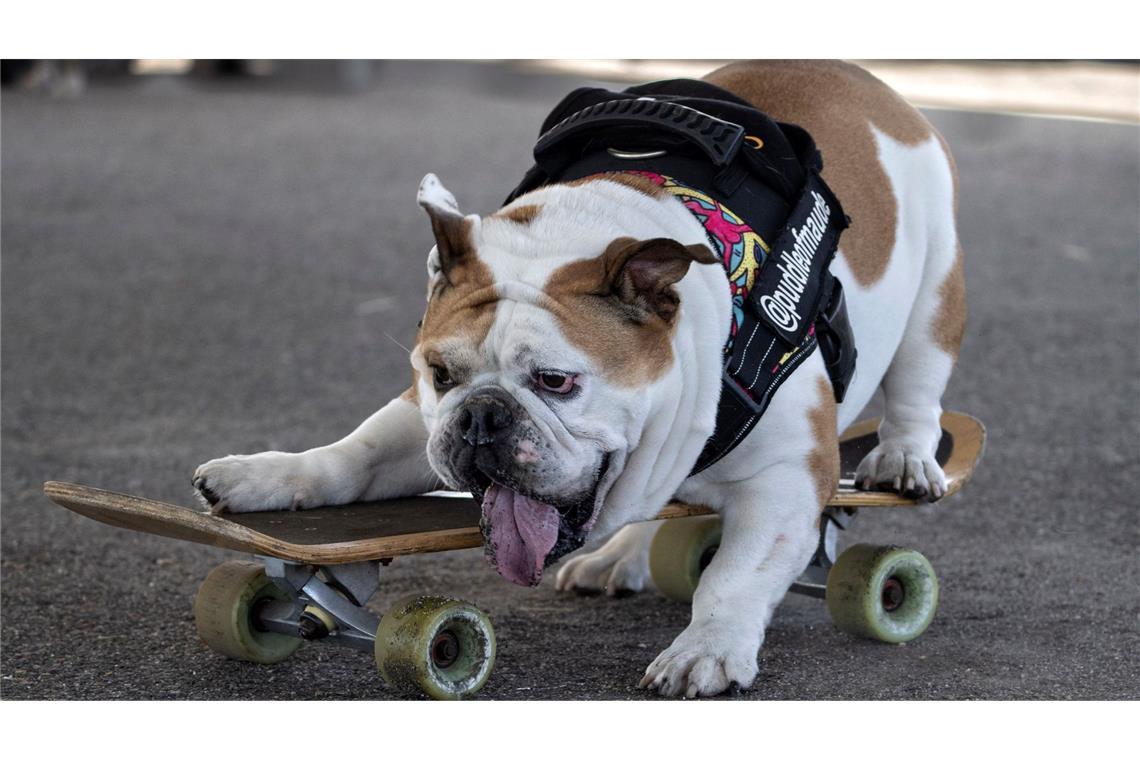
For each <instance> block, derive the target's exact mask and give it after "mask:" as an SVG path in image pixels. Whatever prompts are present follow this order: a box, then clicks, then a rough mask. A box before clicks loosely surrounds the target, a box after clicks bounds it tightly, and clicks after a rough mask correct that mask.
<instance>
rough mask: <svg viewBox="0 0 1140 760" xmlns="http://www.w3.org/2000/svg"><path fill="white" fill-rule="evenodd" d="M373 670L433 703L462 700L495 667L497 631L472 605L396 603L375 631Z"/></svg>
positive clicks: (436, 600) (419, 599) (430, 599)
mask: <svg viewBox="0 0 1140 760" xmlns="http://www.w3.org/2000/svg"><path fill="white" fill-rule="evenodd" d="M375 653H376V667H378V668H379V669H380V673H381V675H383V676H384V680H385V681H387V682H388V684H389V685H391V686H393V687H394V688H396V689H400V690H403V691H414V690H416V689H418V690H420V691H422V692H423V693H425V694H427V695H428V696H429V697H432V698H433V699H463V698H465V697H469V696H471V695H472V694H474V693H475V692H477V691H479V689H480V688H482V686H483V684H484V683H486V682H487V678H488V677H489V676H490V675H491V669H492V668H493V667H494V665H495V629H494V628H493V627H492V626H491V621H490V619H488V617H487V616H486V615H485V614H484V613H483V611H482V610H480V609H479V608H478V607H476V606H475V605H473V604H470V603H468V602H462V601H459V600H458V599H445V598H442V597H438V596H408V597H405V598H403V599H401V600H400V601H398V602H396V604H394V605H393V606H392V608H391V609H390V610H389V611H388V613H387V614H386V615H384V617H383V618H381V620H380V625H379V627H378V628H377V629H376V645H375Z"/></svg>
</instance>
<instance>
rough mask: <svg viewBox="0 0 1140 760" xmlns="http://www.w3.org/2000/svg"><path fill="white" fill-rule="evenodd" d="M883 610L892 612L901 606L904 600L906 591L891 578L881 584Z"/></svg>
mask: <svg viewBox="0 0 1140 760" xmlns="http://www.w3.org/2000/svg"><path fill="white" fill-rule="evenodd" d="M881 598H882V601H883V609H884V610H886V611H887V612H894V611H895V610H897V609H898V608H899V607H901V606H902V603H903V600H904V599H906V589H904V588H903V585H902V584H901V583H899V580H898V578H895V577H894V576H891V577H890V578H887V580H886V582H885V583H883V593H882V597H881Z"/></svg>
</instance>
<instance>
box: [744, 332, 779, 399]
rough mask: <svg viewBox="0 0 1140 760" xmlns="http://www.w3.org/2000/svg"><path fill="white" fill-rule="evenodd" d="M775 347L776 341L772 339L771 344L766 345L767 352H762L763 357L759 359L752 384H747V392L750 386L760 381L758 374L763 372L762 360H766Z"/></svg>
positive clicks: (750, 388)
mask: <svg viewBox="0 0 1140 760" xmlns="http://www.w3.org/2000/svg"><path fill="white" fill-rule="evenodd" d="M775 345H776V339H775V338H772V342H771V343H769V344H768V350H767V351H765V352H764V356H763V357H762V358H761V359H760V363H759V364H757V365H756V375H755V376H754V377H753V378H752V382H751V383H749V384H748V390H752V386H754V385H756V381H757V380H759V379H760V373H761V372H763V371H764V360H765V359H767V358H768V354H770V353H772V348H773V347H775Z"/></svg>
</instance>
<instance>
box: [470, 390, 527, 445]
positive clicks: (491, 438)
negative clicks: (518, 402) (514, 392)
mask: <svg viewBox="0 0 1140 760" xmlns="http://www.w3.org/2000/svg"><path fill="white" fill-rule="evenodd" d="M514 421H515V420H514V417H513V416H512V415H511V410H510V409H508V408H507V405H506V404H504V403H503V402H502V401H499V400H498V399H495V398H491V397H489V396H480V397H477V398H473V399H468V401H467V403H466V404H464V406H463V411H461V412H460V413H459V433H460V435H461V436H463V440H464V441H465V442H466V443H467V445H468V446H488V445H490V444H493V443H498V442H499V441H500V440H502V439H503V438H504V437H505V436H506V433H507V431H509V430H510V429H511V425H512V424H514Z"/></svg>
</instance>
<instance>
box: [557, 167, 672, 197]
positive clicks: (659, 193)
mask: <svg viewBox="0 0 1140 760" xmlns="http://www.w3.org/2000/svg"><path fill="white" fill-rule="evenodd" d="M603 180H604V181H607V182H616V183H618V184H619V185H625V186H626V187H628V188H630V189H632V190H636V191H637V192H639V193H644V194H645V195H648V196H649V197H650V198H662V197H664V196H665V195H666V192H665V189H664V188H663V187H661V186H660V185H658V184H657V183H656V182H654V181H653V180H651V179H648V178H647V177H642V176H640V175H637V174H626V173H624V172H604V173H602V174H593V175H591V176H589V177H582V178H581V179H574V180H570V181H569V182H563V183H562V184H563V185H566V186H567V187H581V186H582V185H588V184H590V183H592V182H599V181H603Z"/></svg>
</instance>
